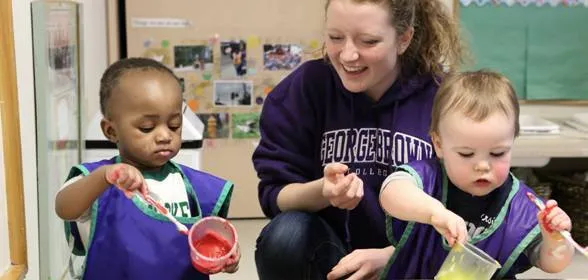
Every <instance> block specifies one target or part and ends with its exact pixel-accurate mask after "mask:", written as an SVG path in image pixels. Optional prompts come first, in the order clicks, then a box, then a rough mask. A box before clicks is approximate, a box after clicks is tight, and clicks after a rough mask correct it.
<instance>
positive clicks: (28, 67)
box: [12, 0, 107, 279]
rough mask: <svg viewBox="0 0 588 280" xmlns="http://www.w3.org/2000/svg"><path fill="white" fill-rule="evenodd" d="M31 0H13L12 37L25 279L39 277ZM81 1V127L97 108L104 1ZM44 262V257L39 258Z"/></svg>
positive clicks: (102, 63)
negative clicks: (24, 225)
mask: <svg viewBox="0 0 588 280" xmlns="http://www.w3.org/2000/svg"><path fill="white" fill-rule="evenodd" d="M31 2H32V1H31V0H12V10H13V20H14V22H13V25H14V26H13V28H14V40H15V55H16V68H17V69H16V70H17V80H18V91H19V103H20V108H19V115H20V122H21V123H20V129H21V143H22V159H23V177H24V178H23V181H24V196H25V213H26V229H27V231H26V234H27V255H28V261H29V268H28V273H27V279H39V278H40V266H39V265H40V260H39V251H38V250H39V248H40V244H39V229H38V211H51V212H53V209H39V207H38V197H37V169H36V168H37V167H36V138H35V103H34V100H35V99H34V85H33V79H34V75H33V56H32V54H33V50H32V47H33V41H32V31H31V13H30V3H31ZM78 2H83V4H84V5H83V16H84V23H83V42H84V46H83V48H84V52H83V63H84V64H83V72H84V73H83V77H82V78H83V97H82V102H83V103H82V106H83V108H84V111H85V113H86V114H84V116H86V117H85V118H84V120H83V121H82V129H83V128H84V127H86V126H87V124H88V123H89V121H90V119H91V118H90V117H89V116H92V115H93V114H94V113H95V112H96V111H97V110H98V90H99V87H98V85H99V82H100V75H101V74H102V71H104V69H105V68H106V61H107V60H106V1H105V0H92V1H78ZM41 261H43V262H46V261H47V260H41Z"/></svg>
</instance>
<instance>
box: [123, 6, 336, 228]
mask: <svg viewBox="0 0 588 280" xmlns="http://www.w3.org/2000/svg"><path fill="white" fill-rule="evenodd" d="M325 3H326V1H324V0H297V1H278V0H247V1H242V0H215V1H194V0H173V1H166V2H162V1H160V0H126V1H124V17H125V20H124V25H125V27H124V28H123V30H122V31H123V32H125V34H124V35H125V36H123V37H122V38H124V40H125V41H126V42H123V43H124V44H125V46H126V52H127V53H126V55H127V56H128V57H137V56H141V57H150V58H153V59H156V60H159V61H161V62H163V63H164V64H165V65H167V66H168V67H170V68H171V69H172V70H174V72H175V73H176V75H177V76H178V77H179V78H180V79H181V81H182V84H183V88H184V99H185V100H186V102H187V104H188V106H189V107H190V109H191V110H193V111H194V112H195V113H196V114H197V115H198V116H199V117H200V119H201V120H202V122H203V123H204V125H205V128H204V138H205V139H204V144H203V149H202V150H203V152H202V163H201V166H202V169H203V170H204V171H207V172H210V173H212V174H215V175H217V176H220V177H223V178H226V179H229V180H231V181H233V182H234V183H235V189H234V192H233V196H232V203H231V208H230V212H229V217H232V218H251V217H263V213H262V212H261V208H260V207H259V203H258V198H257V186H258V183H259V180H258V178H257V174H256V172H255V170H254V169H253V164H252V161H251V156H252V154H253V151H254V149H255V147H256V146H257V144H258V142H259V137H260V136H259V114H260V112H261V108H262V106H263V102H264V100H265V98H266V97H267V95H268V94H269V93H270V91H271V90H272V88H273V87H274V86H275V85H276V84H278V83H279V82H280V80H281V79H283V78H284V77H285V76H286V75H288V74H289V73H290V72H291V71H292V70H293V69H295V68H296V67H297V66H298V65H300V64H301V63H302V62H304V61H306V60H308V59H312V58H318V57H321V56H322V52H321V44H322V43H321V42H322V34H323V33H322V32H323V28H324V8H325V7H324V6H325Z"/></svg>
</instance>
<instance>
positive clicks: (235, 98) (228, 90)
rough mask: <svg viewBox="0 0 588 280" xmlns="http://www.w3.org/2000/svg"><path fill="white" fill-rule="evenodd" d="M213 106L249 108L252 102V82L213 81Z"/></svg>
mask: <svg viewBox="0 0 588 280" xmlns="http://www.w3.org/2000/svg"><path fill="white" fill-rule="evenodd" d="M213 87H214V90H213V91H214V106H216V107H250V106H251V105H252V104H253V102H252V99H253V94H252V93H253V82H252V81H214V86H213Z"/></svg>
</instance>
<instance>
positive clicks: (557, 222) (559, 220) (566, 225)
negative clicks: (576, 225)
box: [550, 213, 572, 231]
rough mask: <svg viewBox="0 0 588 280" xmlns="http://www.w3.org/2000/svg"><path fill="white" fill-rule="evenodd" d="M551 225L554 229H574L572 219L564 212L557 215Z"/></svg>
mask: <svg viewBox="0 0 588 280" xmlns="http://www.w3.org/2000/svg"><path fill="white" fill-rule="evenodd" d="M550 225H551V227H552V228H553V229H554V230H557V231H560V230H567V231H569V230H571V229H572V221H571V220H570V218H569V217H568V216H567V215H564V214H563V213H562V214H560V215H558V216H555V217H554V218H553V219H552V220H551V222H550Z"/></svg>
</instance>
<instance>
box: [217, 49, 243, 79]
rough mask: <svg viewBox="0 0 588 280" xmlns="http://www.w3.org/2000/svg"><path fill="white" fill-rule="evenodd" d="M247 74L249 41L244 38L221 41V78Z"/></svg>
mask: <svg viewBox="0 0 588 280" xmlns="http://www.w3.org/2000/svg"><path fill="white" fill-rule="evenodd" d="M246 74H247V43H245V41H243V40H240V41H224V42H221V74H220V75H221V78H223V79H231V78H238V77H241V76H245V75H246Z"/></svg>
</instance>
